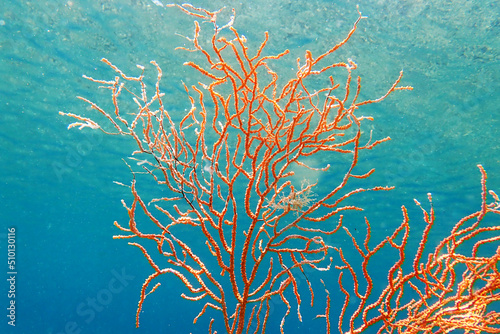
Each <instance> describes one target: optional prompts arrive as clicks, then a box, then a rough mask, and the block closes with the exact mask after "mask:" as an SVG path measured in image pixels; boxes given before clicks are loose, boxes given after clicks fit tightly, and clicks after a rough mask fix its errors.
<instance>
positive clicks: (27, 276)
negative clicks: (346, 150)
mask: <svg viewBox="0 0 500 334" xmlns="http://www.w3.org/2000/svg"><path fill="white" fill-rule="evenodd" d="M358 3H359V5H360V9H361V11H362V13H363V15H366V16H368V19H366V20H363V21H362V22H361V23H360V26H359V29H358V31H357V32H356V34H355V35H354V37H353V38H352V40H351V41H350V42H349V43H348V45H346V46H345V47H344V48H342V49H341V50H339V52H337V54H336V56H335V57H334V59H335V61H345V60H346V59H347V58H352V59H354V60H355V61H356V62H357V64H358V65H359V69H358V71H357V74H358V75H360V76H362V78H363V81H362V83H363V97H364V98H376V97H378V96H380V95H381V94H383V93H384V92H385V91H386V90H387V88H388V87H390V85H391V83H392V82H393V81H394V80H395V79H396V77H397V75H398V73H399V71H400V70H401V69H403V70H404V73H405V74H404V78H403V82H402V83H403V85H411V86H413V87H414V90H413V91H412V92H397V93H395V94H394V95H392V96H391V97H390V98H388V99H387V100H386V101H384V102H383V103H380V104H376V105H372V106H369V107H367V108H365V109H364V110H362V111H361V113H362V114H366V115H372V116H373V117H374V118H375V121H374V122H373V123H372V124H371V125H372V126H373V129H374V131H373V133H374V136H376V137H377V138H382V137H385V136H390V137H391V138H392V140H391V141H390V142H388V143H384V144H382V145H380V146H379V147H377V149H375V150H373V151H370V152H367V153H366V154H365V156H363V157H362V158H361V161H360V169H363V168H364V169H365V170H367V169H369V168H372V167H375V168H376V169H377V171H376V173H375V175H374V176H373V177H372V178H370V179H369V180H368V181H367V183H366V184H365V186H367V187H368V186H374V185H394V186H396V189H395V190H393V191H391V192H388V193H383V194H381V193H371V194H367V195H366V196H360V197H359V198H358V200H359V201H360V203H362V206H363V207H365V208H366V211H365V212H364V213H363V215H366V216H367V217H368V218H369V219H370V221H371V223H372V226H374V227H376V228H375V230H374V233H373V238H374V239H376V240H381V239H382V238H384V237H385V236H386V235H387V234H389V233H390V231H391V230H393V229H394V228H395V227H396V226H397V225H398V224H399V223H400V221H401V209H400V207H401V205H407V206H408V209H409V212H410V217H411V223H412V233H413V231H414V233H415V238H414V239H412V240H413V242H414V243H417V242H418V236H419V235H420V232H421V230H422V228H423V226H424V225H423V223H422V220H421V213H420V210H419V209H418V208H416V207H415V205H414V204H413V199H414V198H418V199H419V200H420V202H422V203H426V194H427V193H428V192H431V193H432V194H433V196H434V206H435V208H436V211H437V217H438V218H437V219H438V223H437V225H436V228H435V232H436V235H435V236H434V238H436V239H439V236H440V235H442V236H445V235H446V233H447V231H449V229H450V228H451V227H452V226H453V225H454V223H455V222H456V221H457V219H459V218H461V217H463V216H464V215H466V214H469V213H471V212H474V211H476V210H478V209H479V204H480V197H479V193H480V184H479V181H480V174H479V172H478V169H477V167H476V165H477V164H478V163H481V164H482V165H483V166H484V167H485V169H486V171H487V172H488V175H489V179H488V186H489V188H490V189H495V190H500V140H499V135H500V131H499V128H500V110H499V107H498V106H499V105H500V94H499V93H498V92H499V91H500V90H499V89H500V87H499V82H500V78H499V74H500V66H499V57H500V56H499V45H500V39H499V37H498V36H499V19H498V18H499V17H500V10H499V5H498V3H497V2H495V1H479V0H476V1H467V0H458V1H453V2H451V1H442V0H432V1H404V2H402V1H376V0H372V1H283V0H282V1H279V0H265V1H260V0H259V1H251V2H232V1H196V2H193V4H194V5H196V6H204V7H206V8H209V9H217V8H220V7H222V6H227V7H229V8H231V7H234V8H235V9H236V13H237V17H236V21H235V27H236V28H238V30H239V31H240V33H242V34H244V35H245V36H246V37H247V39H248V40H249V45H250V46H256V45H259V43H260V41H261V40H262V38H263V33H264V31H269V34H270V41H269V44H268V47H267V48H266V52H268V53H269V54H276V53H279V52H281V51H283V50H284V49H287V48H288V49H290V57H288V58H286V59H284V61H283V62H282V63H279V64H278V65H276V66H277V69H278V70H280V71H282V73H284V74H283V75H284V76H286V73H294V72H293V71H294V69H295V68H294V66H295V58H297V57H303V55H304V52H305V50H311V51H312V52H313V53H315V52H316V54H317V53H318V52H320V51H321V50H325V49H327V48H329V47H330V46H331V45H333V44H335V43H336V42H338V41H339V40H340V39H342V38H343V36H345V34H346V32H347V31H348V30H349V29H350V27H351V25H352V23H353V22H354V20H355V19H356V17H357V13H356V4H358ZM192 21H193V19H192V18H190V17H186V15H184V14H182V13H181V12H180V11H178V10H175V9H166V8H162V7H159V6H156V5H155V4H154V3H153V2H152V1H146V0H143V1H139V0H128V1H105V0H101V1H76V0H75V1H67V2H59V1H33V2H25V1H24V2H21V1H3V2H2V10H1V11H0V76H1V78H2V79H1V80H0V105H1V112H0V147H1V148H2V152H1V154H0V168H1V169H0V171H1V174H2V180H1V182H0V196H1V197H0V198H1V202H0V203H1V204H0V222H1V225H0V226H1V228H2V231H0V236H1V240H2V241H1V249H2V252H1V254H2V255H1V256H2V257H5V259H6V258H7V250H6V241H7V228H8V227H15V228H16V260H17V268H16V270H17V275H16V299H15V300H16V326H15V328H12V327H11V326H9V325H8V324H7V318H6V316H5V315H6V314H7V311H6V307H7V306H8V302H9V300H8V298H7V297H6V295H7V292H8V289H9V286H8V285H7V284H4V285H1V288H2V291H1V294H2V296H3V298H2V310H4V311H3V312H4V313H5V315H4V314H2V319H3V320H2V324H1V329H0V332H2V333H71V332H74V333H77V332H80V333H111V332H113V333H139V332H140V333H152V332H153V331H155V332H160V333H206V332H207V324H208V321H209V319H210V315H206V316H205V317H202V318H201V319H200V320H199V322H198V324H197V325H193V324H192V319H193V318H194V316H196V314H197V313H198V312H199V310H200V308H199V307H200V306H199V305H198V304H194V303H192V302H188V301H185V300H183V299H182V298H180V297H179V295H180V293H182V292H184V289H183V286H182V284H180V283H179V282H178V281H177V280H175V279H170V280H168V279H164V281H162V287H161V289H159V290H158V291H157V292H155V293H154V294H152V295H150V296H149V297H148V299H147V300H146V303H145V305H144V309H143V310H144V312H143V313H142V315H141V327H140V328H139V329H138V330H136V329H135V311H136V306H137V301H138V298H139V293H140V288H141V285H142V283H143V281H144V279H145V278H147V277H148V276H149V275H150V274H151V268H150V266H149V265H148V263H147V262H146V261H145V259H144V257H143V256H142V254H141V253H140V252H139V251H138V250H137V249H136V248H134V247H131V246H128V245H127V244H126V242H125V241H123V240H113V239H112V236H113V235H114V234H116V233H118V231H117V229H116V228H115V227H114V226H113V221H115V220H118V221H120V222H126V221H127V215H126V212H125V210H124V209H123V207H122V204H121V202H120V200H121V199H122V198H126V199H129V193H128V192H127V189H125V188H123V187H120V186H117V185H116V184H114V183H113V181H119V182H123V183H128V182H129V181H130V173H129V170H128V168H127V167H126V166H125V165H124V163H123V162H122V160H121V159H122V158H125V157H127V156H128V155H129V154H130V151H131V149H132V146H131V144H130V143H127V142H125V141H122V140H120V138H115V137H105V136H104V135H101V134H97V133H93V132H92V131H78V130H76V129H72V130H67V125H68V123H70V122H71V120H70V119H69V118H65V117H62V116H60V115H59V113H58V112H59V111H63V112H70V113H75V114H81V113H84V112H85V111H86V108H87V106H86V105H85V104H84V103H82V102H81V101H79V100H77V99H76V96H78V95H81V96H86V97H89V98H91V99H93V100H97V101H103V104H105V103H106V102H107V101H108V100H107V99H106V97H105V94H103V93H102V92H99V91H98V90H97V88H96V85H93V84H91V83H89V82H87V81H85V80H84V79H83V78H82V77H81V75H82V74H86V75H89V76H93V77H99V78H111V77H112V76H113V75H114V74H113V73H112V72H110V71H109V70H108V69H106V68H105V66H104V65H102V64H101V63H100V62H99V60H100V59H101V58H102V57H106V58H108V59H110V60H111V61H112V62H113V63H115V64H116V65H118V66H119V67H120V68H121V69H123V70H125V71H127V72H128V73H130V72H131V71H134V69H135V65H136V64H148V63H149V61H150V60H152V59H155V60H156V61H157V62H158V63H159V64H160V65H161V66H162V68H163V69H164V72H165V78H164V82H165V83H166V84H167V85H168V88H167V95H168V96H171V97H172V99H171V101H181V99H184V98H185V95H184V94H183V92H182V89H181V86H180V83H181V80H184V81H187V82H189V80H190V79H193V78H191V77H190V74H188V73H187V72H185V69H184V68H183V67H182V63H183V62H184V61H186V60H187V59H188V57H189V56H190V55H188V54H185V53H181V52H179V51H174V48H175V47H176V46H179V45H182V44H183V43H184V42H185V40H184V39H183V38H182V37H180V36H179V34H180V35H188V36H189V35H190V34H192V27H193V23H192ZM207 27H208V26H207ZM176 97H178V98H177V99H176ZM175 103H176V102H173V105H172V108H176V107H177V108H181V106H182V105H183V104H182V103H181V102H178V104H175ZM86 130H88V129H86ZM333 163H335V162H333ZM322 182H328V181H327V179H326V180H324V179H323V180H322ZM360 185H361V184H360ZM424 205H425V204H424ZM490 223H492V224H497V225H498V224H499V223H500V222H498V221H496V222H495V221H493V222H490ZM346 225H347V226H349V228H350V229H351V230H352V231H356V232H355V234H356V235H357V236H359V237H360V238H361V237H362V236H363V231H364V223H363V216H358V215H353V216H352V217H351V218H350V220H348V221H346ZM331 242H332V244H333V245H336V246H338V245H339V244H338V243H339V242H342V238H340V237H339V238H337V239H332V240H331ZM2 261H4V260H2ZM2 263H5V262H2ZM309 275H313V276H311V278H310V279H311V281H312V280H315V282H316V284H318V287H317V290H316V291H317V297H316V301H315V306H314V308H313V310H311V309H310V307H309V300H308V297H307V296H308V293H307V290H306V291H305V292H304V296H305V297H304V299H305V300H304V301H303V305H302V308H301V311H302V315H303V318H304V319H303V322H302V323H299V322H298V321H297V320H296V316H295V315H296V311H295V309H292V311H291V314H290V316H289V317H288V318H287V323H286V325H285V330H286V332H287V333H294V332H297V333H304V332H306V333H307V332H316V331H318V330H319V331H320V332H324V322H323V321H322V320H321V319H317V320H313V318H314V316H315V315H316V314H319V313H321V312H324V294H323V293H322V291H323V288H322V286H321V285H319V283H318V281H319V278H320V277H323V278H324V279H325V281H326V282H327V285H328V284H331V286H330V285H328V288H329V290H330V292H331V293H332V297H333V296H335V298H337V299H336V300H335V302H334V305H337V306H338V305H339V304H340V303H341V300H342V299H339V298H341V295H339V294H338V292H337V291H334V290H335V288H334V283H335V281H336V279H337V275H338V273H337V272H335V271H333V270H332V271H330V272H328V273H321V274H309ZM314 275H316V276H314ZM321 275H324V276H321ZM5 276H7V269H5ZM385 276H386V274H385ZM385 276H384V274H383V273H381V274H380V278H381V280H383V278H384V277H385ZM7 278H8V277H7ZM117 281H119V282H120V284H115V283H116V282H117ZM4 282H5V280H4ZM110 284H111V285H110ZM382 286H384V285H382ZM378 288H380V286H379V287H378ZM110 291H112V292H110ZM99 301H100V302H99ZM282 311H283V310H282V309H279V308H278V309H277V310H276V316H275V317H273V318H272V319H273V321H271V324H270V326H271V325H276V323H279V321H280V320H281V316H282ZM280 312H281V313H280ZM335 312H336V311H332V319H334V320H332V324H333V325H334V326H333V327H334V328H335V325H336V314H337V313H335ZM211 315H214V316H215V315H216V313H211ZM218 330H219V333H220V332H223V328H222V327H219V328H218ZM269 332H271V333H272V332H276V331H271V330H270V331H269ZM333 332H334V331H332V333H333Z"/></svg>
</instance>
